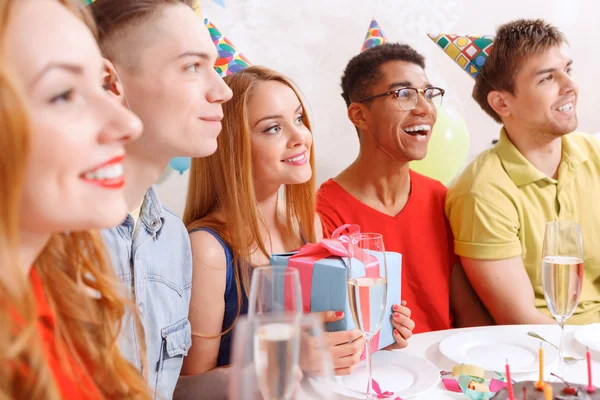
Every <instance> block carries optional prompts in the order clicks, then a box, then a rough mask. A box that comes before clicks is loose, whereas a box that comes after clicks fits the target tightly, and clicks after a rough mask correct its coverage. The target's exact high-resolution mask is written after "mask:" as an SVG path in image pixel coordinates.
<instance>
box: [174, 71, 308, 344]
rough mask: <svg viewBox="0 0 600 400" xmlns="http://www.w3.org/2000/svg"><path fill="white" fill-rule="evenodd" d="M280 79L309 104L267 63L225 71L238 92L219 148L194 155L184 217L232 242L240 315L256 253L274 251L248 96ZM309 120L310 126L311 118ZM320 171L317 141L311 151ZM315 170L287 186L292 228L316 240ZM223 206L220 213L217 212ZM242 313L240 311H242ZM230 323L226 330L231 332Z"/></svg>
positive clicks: (227, 107)
mask: <svg viewBox="0 0 600 400" xmlns="http://www.w3.org/2000/svg"><path fill="white" fill-rule="evenodd" d="M266 81H275V82H280V83H282V84H284V85H286V86H288V87H290V88H291V89H292V90H293V91H294V93H296V96H297V97H298V99H299V100H300V103H301V104H302V107H303V108H304V110H306V107H305V105H304V102H303V101H302V98H301V96H300V94H299V92H298V89H296V87H295V86H294V84H293V83H292V82H291V81H290V80H289V79H288V78H286V77H285V76H283V75H281V74H279V73H277V72H275V71H272V70H270V69H267V68H264V67H261V66H252V67H249V68H247V69H244V70H242V71H240V72H237V73H235V74H231V75H229V76H227V77H225V82H226V83H227V85H228V86H229V87H230V88H231V90H232V91H233V98H232V99H231V100H230V101H228V102H227V103H225V104H224V105H223V112H224V114H225V115H224V118H223V129H222V130H221V134H220V135H219V137H218V139H217V142H218V149H217V151H216V153H215V154H213V155H211V156H209V157H205V158H196V159H193V160H192V164H191V168H190V180H189V188H188V194H187V201H186V205H185V211H184V214H183V222H184V223H185V225H186V227H187V229H188V231H191V230H194V229H197V228H200V227H207V228H211V229H213V230H215V231H216V232H217V233H218V234H219V235H220V236H221V237H222V238H223V239H224V240H225V241H226V242H227V243H228V244H229V246H230V247H231V249H232V252H233V255H234V261H233V262H234V266H235V268H234V271H235V278H236V279H235V283H236V290H237V293H238V315H239V312H240V309H241V302H242V296H241V294H242V293H246V294H247V293H248V291H249V286H250V272H251V268H252V265H251V263H250V256H251V254H252V253H253V252H254V251H255V249H258V250H259V251H260V252H261V253H262V254H263V255H264V256H265V257H267V258H269V252H268V251H267V248H266V246H265V242H264V240H263V238H262V235H261V226H262V227H264V223H263V220H262V217H261V215H260V212H259V211H258V209H257V204H256V196H255V191H254V180H253V170H252V152H251V131H250V123H249V121H248V102H249V101H250V99H251V97H252V95H253V93H254V89H255V88H256V86H257V85H258V84H260V83H261V82H266ZM304 124H305V125H306V127H307V128H308V129H309V130H310V129H311V127H310V121H309V120H308V118H306V117H305V119H304ZM310 166H311V168H312V169H313V171H314V146H313V148H311V151H310ZM314 196H315V175H314V173H313V175H312V177H311V178H310V180H309V181H308V182H306V183H302V184H297V185H286V186H285V202H286V222H287V226H288V229H289V231H290V232H292V231H293V232H298V233H299V234H300V235H301V236H302V239H303V240H305V241H309V242H314V241H315V240H316V234H315V225H314V222H315V198H314ZM216 211H218V212H219V216H220V217H219V219H216V218H212V216H211V214H213V213H214V212H216ZM236 319H237V317H236ZM232 327H233V324H232V326H230V327H228V328H227V329H226V330H225V331H224V332H223V333H226V332H229V331H230V330H231V329H232Z"/></svg>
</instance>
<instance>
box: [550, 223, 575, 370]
mask: <svg viewBox="0 0 600 400" xmlns="http://www.w3.org/2000/svg"><path fill="white" fill-rule="evenodd" d="M542 281H543V285H544V297H545V299H546V304H548V308H549V309H550V313H552V315H553V316H554V318H555V319H556V321H557V322H558V325H559V326H560V343H559V346H558V372H559V375H560V376H564V375H563V372H564V371H563V369H564V360H563V351H564V332H565V329H564V327H565V322H566V321H567V319H569V318H570V317H571V316H572V315H573V312H574V311H575V308H576V307H577V303H578V302H579V296H580V294H581V285H582V283H583V240H582V237H581V228H580V226H579V224H578V223H577V222H574V221H551V222H548V223H547V224H546V232H545V234H544V248H543V251H542Z"/></svg>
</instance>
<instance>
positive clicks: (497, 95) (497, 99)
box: [487, 90, 510, 118]
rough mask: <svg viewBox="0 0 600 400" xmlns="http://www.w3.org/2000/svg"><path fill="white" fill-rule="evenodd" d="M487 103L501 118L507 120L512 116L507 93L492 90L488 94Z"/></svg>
mask: <svg viewBox="0 0 600 400" xmlns="http://www.w3.org/2000/svg"><path fill="white" fill-rule="evenodd" d="M487 101H488V104H489V105H490V107H492V109H493V110H494V111H496V114H498V115H499V116H500V117H504V118H506V117H508V116H509V115H510V99H509V98H508V94H507V93H506V92H500V91H498V90H492V91H491V92H489V93H488V96H487Z"/></svg>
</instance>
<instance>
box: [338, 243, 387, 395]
mask: <svg viewBox="0 0 600 400" xmlns="http://www.w3.org/2000/svg"><path fill="white" fill-rule="evenodd" d="M349 254H350V257H349V258H348V268H347V272H348V279H347V283H348V301H349V304H350V310H351V312H352V318H353V319H354V323H355V324H356V327H357V328H358V329H360V331H361V332H362V335H363V337H364V338H365V362H366V365H365V367H366V371H367V386H366V387H367V389H366V398H367V399H373V398H374V396H373V393H372V388H371V379H372V377H371V353H370V349H371V339H372V338H373V337H374V336H375V335H376V334H377V332H379V328H380V327H381V324H382V322H383V316H384V314H385V309H386V298H387V266H386V261H385V249H384V246H383V237H382V235H380V234H378V233H354V234H352V235H350V245H349Z"/></svg>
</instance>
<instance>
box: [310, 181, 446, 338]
mask: <svg viewBox="0 0 600 400" xmlns="http://www.w3.org/2000/svg"><path fill="white" fill-rule="evenodd" d="M410 178H411V193H410V196H409V198H408V202H407V203H406V206H405V207H404V209H403V210H402V211H401V212H400V213H399V214H398V215H396V216H394V217H392V216H389V215H386V214H384V213H382V212H380V211H377V210H375V209H373V208H371V207H369V206H368V205H366V204H364V203H362V202H361V201H360V200H358V199H357V198H355V197H354V196H352V195H351V194H350V193H348V192H347V191H346V190H345V189H344V188H342V187H341V186H340V185H339V184H338V183H337V182H335V181H334V180H332V179H330V180H328V181H327V182H325V183H323V184H322V185H321V187H320V188H319V191H318V192H317V212H318V213H319V215H320V216H321V219H322V221H323V231H324V232H323V234H324V235H328V234H330V233H331V232H333V231H334V230H335V229H336V228H337V227H339V226H341V225H344V224H357V225H359V226H360V229H361V231H362V232H376V233H380V234H382V235H383V242H384V246H385V249H386V250H387V251H394V252H397V253H400V254H402V300H406V301H407V302H408V307H409V308H410V309H411V311H412V314H411V318H412V319H413V320H414V321H415V329H414V331H413V332H414V333H421V332H429V331H435V330H441V329H449V328H451V323H452V316H451V315H450V272H451V271H452V267H453V265H454V263H455V259H456V258H455V256H454V248H453V242H454V240H453V237H452V231H451V230H450V226H449V224H448V221H447V219H446V215H445V213H444V202H445V200H446V191H447V189H446V187H445V186H444V185H442V184H441V183H440V182H438V181H436V180H433V179H431V178H428V177H426V176H423V175H420V174H418V173H416V172H414V171H412V170H411V171H410ZM389 284H393V283H392V282H390V283H389ZM390 306H391V305H390Z"/></svg>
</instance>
